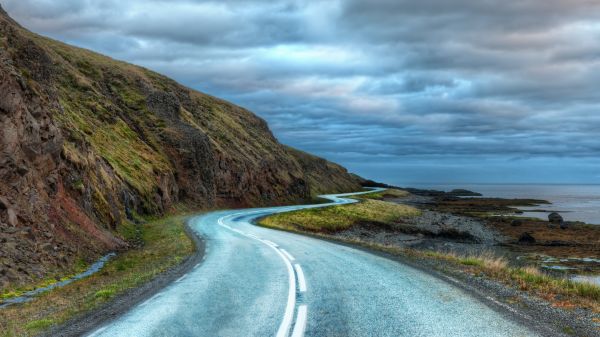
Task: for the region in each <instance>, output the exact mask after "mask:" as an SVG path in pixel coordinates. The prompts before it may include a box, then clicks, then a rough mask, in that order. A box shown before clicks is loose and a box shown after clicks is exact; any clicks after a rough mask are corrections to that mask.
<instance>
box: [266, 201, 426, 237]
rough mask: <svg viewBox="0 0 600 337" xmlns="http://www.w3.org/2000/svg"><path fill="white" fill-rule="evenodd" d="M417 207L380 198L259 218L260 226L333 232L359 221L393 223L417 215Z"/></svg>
mask: <svg viewBox="0 0 600 337" xmlns="http://www.w3.org/2000/svg"><path fill="white" fill-rule="evenodd" d="M418 214H419V210H417V209H416V208H413V207H410V206H405V205H398V204H393V203H389V202H385V201H379V200H363V201H361V202H359V203H355V204H349V205H339V206H330V207H324V208H313V209H305V210H300V211H294V212H289V213H280V214H276V215H272V216H269V217H266V218H264V219H262V220H260V222H259V224H260V225H261V226H265V227H270V228H279V229H285V230H291V231H308V232H325V233H332V232H337V231H341V230H344V229H348V228H350V227H352V226H353V225H356V224H359V223H366V222H369V223H379V224H392V223H394V222H396V221H397V220H398V219H399V218H401V217H404V216H416V215H418Z"/></svg>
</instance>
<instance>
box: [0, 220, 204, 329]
mask: <svg viewBox="0 0 600 337" xmlns="http://www.w3.org/2000/svg"><path fill="white" fill-rule="evenodd" d="M185 218H186V217H185V216H172V217H167V218H163V219H155V220H151V221H149V222H147V223H145V224H144V225H142V226H141V227H142V234H141V236H142V239H143V243H144V244H143V246H142V247H141V248H138V249H132V250H129V251H126V252H123V253H121V254H119V255H118V256H117V257H115V258H114V259H113V260H111V261H109V262H108V263H107V264H106V266H105V267H104V269H102V271H101V272H99V273H97V274H94V275H92V276H90V277H88V278H85V279H82V280H79V281H76V282H73V283H71V284H69V285H67V286H65V287H63V288H57V289H55V290H52V291H49V292H47V293H44V294H42V295H40V296H39V297H37V298H35V299H34V300H33V301H31V302H28V303H24V304H21V305H14V306H10V307H7V308H4V309H2V310H0V336H2V337H9V336H10V337H12V336H31V335H35V334H37V333H40V332H41V331H43V330H45V329H47V328H49V327H50V326H52V325H55V324H60V323H62V322H64V321H66V320H67V319H69V318H71V317H73V316H75V315H78V314H81V313H84V312H86V311H89V310H91V309H93V308H96V307H98V306H99V305H101V304H103V303H105V302H107V301H108V300H110V299H112V298H114V297H115V296H117V295H119V294H122V293H123V292H125V291H127V290H128V289H131V288H135V287H137V286H139V285H141V284H143V283H144V282H147V281H149V280H150V279H152V278H154V277H155V276H156V275H158V274H159V273H161V272H164V271H166V270H167V269H169V268H171V267H173V266H175V265H176V264H179V263H180V262H181V261H182V260H183V259H184V258H186V257H187V256H189V255H190V254H191V253H192V252H193V249H194V246H193V243H192V241H191V240H190V239H189V238H188V237H187V235H186V234H185V231H184V220H185ZM130 227H133V225H130ZM130 229H131V228H129V227H126V230H125V231H126V232H127V231H129V232H132V231H130ZM123 234H124V235H126V236H128V235H127V233H125V232H124V233H123ZM132 235H133V234H132Z"/></svg>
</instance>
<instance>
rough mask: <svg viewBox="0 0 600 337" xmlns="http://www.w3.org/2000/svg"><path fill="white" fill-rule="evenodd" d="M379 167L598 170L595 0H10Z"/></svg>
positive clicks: (39, 20) (291, 132)
mask: <svg viewBox="0 0 600 337" xmlns="http://www.w3.org/2000/svg"><path fill="white" fill-rule="evenodd" d="M0 2H1V3H2V5H3V7H4V8H5V9H6V10H7V11H8V12H9V14H11V15H12V16H13V17H14V18H15V19H17V20H18V21H20V22H21V23H22V24H23V25H24V26H26V27H27V28H29V29H31V30H33V31H35V32H38V33H41V34H44V35H48V36H51V37H53V38H57V39H60V40H63V41H67V42H69V43H72V44H75V45H78V46H82V47H86V48H90V49H93V50H96V51H99V52H102V53H105V54H108V55H110V56H112V57H115V58H118V59H122V60H126V61H129V62H133V63H136V64H140V65H143V66H145V67H148V68H151V69H153V70H156V71H159V72H161V73H164V74H166V75H169V76H171V77H173V78H175V79H176V80H178V81H180V82H182V83H183V84H185V85H188V86H190V87H192V88H195V89H198V90H201V91H204V92H207V93H210V94H213V95H216V96H220V97H223V98H225V99H228V100H230V101H232V102H234V103H237V104H239V105H242V106H244V107H247V108H249V109H250V110H252V111H254V112H255V113H257V114H259V115H260V116H262V117H263V118H265V119H266V120H267V121H268V122H269V123H270V125H271V128H272V129H273V130H274V133H275V134H276V136H277V137H278V138H279V139H280V140H281V141H282V142H283V143H286V144H289V145H292V146H295V147H298V148H300V149H303V150H306V151H309V152H313V153H316V154H318V155H321V156H324V157H326V158H328V159H331V160H334V161H337V162H339V163H341V164H343V165H345V166H346V167H348V168H349V169H350V170H351V171H354V172H357V173H359V174H361V175H363V176H366V177H371V178H374V179H378V180H382V181H386V182H390V183H396V184H402V185H410V184H417V183H419V182H435V183H438V182H446V183H465V182H521V183H524V182H538V183H545V182H551V183H565V182H580V183H600V156H599V154H600V138H599V136H600V1H597V0H520V1H491V0H478V1H473V0H419V1H412V0H374V1H373V0H372V1H358V0H356V1H354V0H328V1H318V0H310V1H268V0H229V1H223V0H221V1H214V2H212V1H194V0H171V1H162V0H128V1H122V0H62V1H61V0H0Z"/></svg>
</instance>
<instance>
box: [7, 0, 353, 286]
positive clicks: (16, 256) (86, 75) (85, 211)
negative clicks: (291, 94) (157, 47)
mask: <svg viewBox="0 0 600 337" xmlns="http://www.w3.org/2000/svg"><path fill="white" fill-rule="evenodd" d="M0 130H1V135H0V182H1V184H0V288H2V287H5V286H7V285H14V284H20V283H24V282H29V281H32V280H34V279H37V278H39V277H44V276H46V275H48V274H49V273H51V272H53V271H56V270H68V269H69V268H70V266H72V265H73V263H74V262H75V261H76V260H79V259H81V258H83V259H88V260H89V259H91V258H94V257H96V256H98V255H99V254H101V253H103V252H106V251H109V250H117V249H126V248H127V247H128V245H129V243H128V242H127V241H126V240H125V239H124V238H123V236H121V235H120V234H119V233H120V228H121V226H122V225H123V224H124V223H127V222H130V221H133V218H134V217H135V215H136V214H154V215H156V214H163V213H164V212H166V211H168V210H170V209H172V208H173V206H174V205H176V204H178V203H187V204H188V205H193V206H194V207H198V208H212V207H227V206H235V207H237V206H253V205H262V204H280V203H289V202H298V201H300V200H303V199H307V198H309V197H310V196H311V194H314V193H316V192H337V191H341V192H343V191H350V190H356V189H359V188H360V186H359V184H358V180H357V179H355V178H354V177H353V176H351V175H349V174H348V173H347V172H346V171H345V170H344V169H343V168H341V167H339V166H337V165H333V164H331V163H328V162H326V161H324V160H322V159H320V158H317V157H313V156H309V155H307V154H304V153H301V152H297V151H295V150H293V149H289V148H286V147H284V146H283V145H281V144H280V143H279V142H278V141H277V140H276V139H275V137H273V135H272V133H271V132H270V130H269V128H268V126H267V124H266V123H265V121H263V120H262V119H260V118H259V117H257V116H255V115H254V114H252V113H251V112H249V111H247V110H245V109H243V108H241V107H238V106H235V105H233V104H231V103H228V102H226V101H223V100H220V99H218V98H215V97H212V96H209V95H206V94H203V93H200V92H197V91H194V90H191V89H188V88H186V87H184V86H181V85H179V84H177V83H176V82H175V81H173V80H170V79H168V78H166V77H164V76H162V75H159V74H157V73H154V72H152V71H149V70H147V69H144V68H141V67H137V66H134V65H130V64H127V63H123V62H119V61H115V60H113V59H110V58H108V57H105V56H102V55H99V54H96V53H93V52H91V51H88V50H83V49H79V48H75V47H72V46H68V45H66V44H63V43H60V42H57V41H54V40H51V39H47V38H44V37H41V36H38V35H36V34H33V33H31V32H29V31H27V30H25V29H24V28H22V27H21V26H19V25H18V24H17V23H16V22H14V21H13V20H12V19H11V18H9V17H8V15H7V14H6V13H5V12H4V11H3V10H2V9H1V8H0ZM313 169H314V170H313ZM322 181H334V182H335V183H331V184H321V183H320V182H322Z"/></svg>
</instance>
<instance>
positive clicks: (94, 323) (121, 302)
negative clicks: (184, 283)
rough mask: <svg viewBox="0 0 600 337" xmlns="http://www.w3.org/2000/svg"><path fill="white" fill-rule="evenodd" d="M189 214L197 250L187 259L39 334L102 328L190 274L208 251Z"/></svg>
mask: <svg viewBox="0 0 600 337" xmlns="http://www.w3.org/2000/svg"><path fill="white" fill-rule="evenodd" d="M195 217H196V216H195V215H192V216H190V217H189V218H188V219H186V220H185V224H184V231H185V233H186V235H187V236H188V237H189V238H190V240H191V241H192V244H193V246H194V251H193V253H192V255H190V256H188V257H186V258H185V260H184V261H183V262H182V263H180V264H178V265H176V266H174V267H172V268H171V269H169V270H167V271H164V272H162V273H160V274H158V275H157V276H156V277H154V278H153V279H152V280H150V281H148V282H146V283H144V284H142V285H141V286H139V287H135V288H132V289H130V290H128V291H126V292H124V293H123V294H120V295H118V296H116V297H115V298H114V299H113V300H111V301H109V302H107V303H105V304H103V305H101V306H100V307H98V308H96V309H92V310H90V311H88V312H86V313H84V314H82V315H79V316H76V317H74V318H72V319H69V320H68V321H66V322H64V323H62V324H60V325H57V326H54V327H52V328H51V329H50V330H48V331H46V332H44V333H42V334H40V335H38V337H57V336H59V337H78V336H83V335H85V334H87V333H91V332H93V330H95V329H97V328H99V327H101V326H102V325H104V324H106V323H108V322H110V321H112V320H114V319H116V318H118V317H119V316H121V315H122V314H124V313H126V312H127V311H129V310H130V309H131V308H133V307H134V306H136V305H138V304H139V303H142V302H143V301H145V300H147V299H149V298H150V297H152V296H154V295H155V294H156V293H158V292H159V291H160V290H162V289H164V288H165V287H166V286H168V285H170V284H171V283H172V282H174V281H175V280H177V279H178V278H179V277H181V276H183V275H185V274H187V273H188V272H189V271H190V270H192V268H194V266H196V265H197V264H198V263H201V262H202V260H203V258H204V254H205V252H206V242H205V240H204V238H202V237H201V236H200V235H199V234H198V233H197V232H195V231H194V230H193V229H192V228H191V227H190V222H191V221H192V220H193V219H194V218H195Z"/></svg>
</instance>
